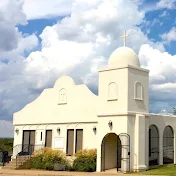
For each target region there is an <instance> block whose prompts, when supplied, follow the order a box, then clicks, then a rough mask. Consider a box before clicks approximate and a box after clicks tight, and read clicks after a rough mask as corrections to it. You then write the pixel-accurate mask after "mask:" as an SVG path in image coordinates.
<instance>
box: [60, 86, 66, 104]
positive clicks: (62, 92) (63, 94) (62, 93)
mask: <svg viewBox="0 0 176 176" xmlns="http://www.w3.org/2000/svg"><path fill="white" fill-rule="evenodd" d="M66 103H67V93H66V90H65V89H64V88H63V89H61V90H60V91H59V104H66Z"/></svg>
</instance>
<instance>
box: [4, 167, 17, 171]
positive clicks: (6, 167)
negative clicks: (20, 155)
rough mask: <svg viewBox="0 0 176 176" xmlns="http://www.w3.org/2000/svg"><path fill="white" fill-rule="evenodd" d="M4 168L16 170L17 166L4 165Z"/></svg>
mask: <svg viewBox="0 0 176 176" xmlns="http://www.w3.org/2000/svg"><path fill="white" fill-rule="evenodd" d="M2 169H7V170H8V169H9V170H15V169H16V167H12V166H4V167H2Z"/></svg>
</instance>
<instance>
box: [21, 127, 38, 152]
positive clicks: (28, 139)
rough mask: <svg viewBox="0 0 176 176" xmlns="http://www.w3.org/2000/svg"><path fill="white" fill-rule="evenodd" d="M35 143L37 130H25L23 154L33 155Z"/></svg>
mask: <svg viewBox="0 0 176 176" xmlns="http://www.w3.org/2000/svg"><path fill="white" fill-rule="evenodd" d="M34 145H35V131H34V130H24V131H23V143H22V152H21V155H31V154H32V152H33V151H34Z"/></svg>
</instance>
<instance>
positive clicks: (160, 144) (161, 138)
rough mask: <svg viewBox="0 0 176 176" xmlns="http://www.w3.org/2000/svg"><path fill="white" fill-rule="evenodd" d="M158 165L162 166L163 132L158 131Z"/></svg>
mask: <svg viewBox="0 0 176 176" xmlns="http://www.w3.org/2000/svg"><path fill="white" fill-rule="evenodd" d="M159 165H163V130H160V131H159Z"/></svg>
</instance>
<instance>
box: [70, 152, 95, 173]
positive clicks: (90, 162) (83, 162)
mask: <svg viewBox="0 0 176 176" xmlns="http://www.w3.org/2000/svg"><path fill="white" fill-rule="evenodd" d="M75 157H76V159H75V160H74V162H73V169H74V170H75V171H84V172H94V171H96V159H97V150H96V149H91V150H87V149H85V150H80V151H79V152H77V153H76V154H75Z"/></svg>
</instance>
